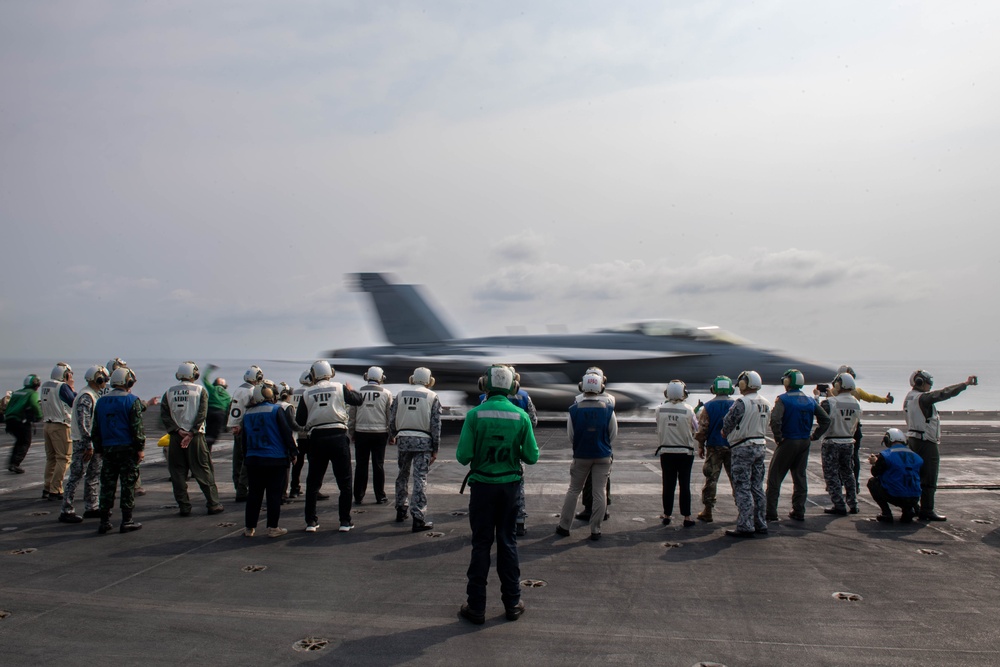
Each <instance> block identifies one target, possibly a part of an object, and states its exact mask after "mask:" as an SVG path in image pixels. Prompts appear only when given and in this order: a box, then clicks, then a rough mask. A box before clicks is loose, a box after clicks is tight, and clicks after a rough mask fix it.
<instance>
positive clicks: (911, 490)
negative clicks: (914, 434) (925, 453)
mask: <svg viewBox="0 0 1000 667" xmlns="http://www.w3.org/2000/svg"><path fill="white" fill-rule="evenodd" d="M882 446H883V447H885V449H883V450H882V451H881V452H879V453H878V454H877V455H876V454H872V455H871V456H869V457H868V463H870V464H871V466H872V476H871V477H869V478H868V490H869V491H870V492H871V494H872V498H873V499H874V500H875V502H876V503H877V504H878V506H879V509H881V510H882V513H881V514H879V515H878V516H877V517H875V519H876V520H877V521H881V522H882V523H892V522H893V519H892V508H891V507H889V505H896V506H897V507H901V508H902V509H903V513H902V515H901V516H900V518H899V520H900V522H901V523H911V522H912V521H913V517H915V516H916V515H917V509H918V506H919V504H920V468H921V466H923V464H924V460H923V459H922V458H920V456H918V455H917V454H916V453H915V452H912V451H910V449H909V448H908V447H907V446H906V434H905V433H903V432H902V431H900V430H899V429H898V428H890V429H889V430H888V431H886V432H885V435H884V436H883V437H882Z"/></svg>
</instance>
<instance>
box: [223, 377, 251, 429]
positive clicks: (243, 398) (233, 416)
mask: <svg viewBox="0 0 1000 667" xmlns="http://www.w3.org/2000/svg"><path fill="white" fill-rule="evenodd" d="M251 398H253V385H252V384H250V383H249V382H244V383H243V384H241V385H240V386H238V387H237V388H236V389H234V390H233V402H232V403H230V404H229V420H228V421H226V428H236V427H237V426H243V414H244V413H245V412H246V411H247V405H248V404H249V403H250V399H251Z"/></svg>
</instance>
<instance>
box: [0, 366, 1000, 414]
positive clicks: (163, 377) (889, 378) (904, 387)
mask: <svg viewBox="0 0 1000 667" xmlns="http://www.w3.org/2000/svg"><path fill="white" fill-rule="evenodd" d="M56 361H65V362H67V363H69V364H70V365H71V366H72V367H73V370H74V374H75V376H76V382H77V383H79V384H78V386H77V388H79V386H80V385H82V384H83V374H84V372H85V371H86V369H87V368H88V367H90V366H92V365H93V364H95V363H102V364H103V363H107V360H106V359H102V360H99V361H95V360H93V359H24V360H21V359H18V360H12V359H7V360H0V388H2V389H5V390H6V389H17V388H18V387H20V386H21V385H22V382H23V380H24V376H25V375H27V374H28V373H35V374H36V375H38V376H39V377H41V378H42V380H43V381H44V380H46V379H48V377H49V372H50V371H51V370H52V367H53V366H54V365H55V362H56ZM126 361H128V363H129V366H130V367H131V368H132V369H133V370H134V371H135V373H136V376H137V378H138V382H137V383H136V386H135V389H134V390H133V391H134V392H135V394H136V395H137V396H139V397H140V398H143V399H146V400H148V399H150V398H152V397H154V396H162V395H163V392H164V391H166V390H167V388H168V387H170V386H171V385H173V384H174V383H175V382H176V380H175V379H174V372H175V371H176V370H177V365H178V364H179V363H180V362H181V361H183V360H182V359H181V360H166V359H126ZM209 363H214V364H215V365H217V366H219V370H217V371H216V372H215V377H219V376H221V377H224V378H226V380H228V382H229V386H230V389H232V388H233V387H235V386H237V385H239V384H240V383H241V382H242V381H243V372H244V371H245V370H246V369H247V367H249V366H250V365H251V364H253V363H256V364H257V365H258V366H260V367H261V368H262V369H263V370H264V374H265V376H266V377H268V378H270V379H271V380H274V381H276V382H281V381H284V382H287V383H288V384H290V385H291V386H292V387H296V386H298V379H299V375H301V373H302V371H304V370H308V365H309V364H308V362H293V361H253V360H248V359H216V360H199V361H198V364H199V366H201V368H202V370H203V371H204V369H205V368H206V367H207V365H208V364H209ZM831 365H832V366H834V367H836V366H837V365H838V364H837V363H831ZM852 365H853V366H854V369H855V370H856V371H857V373H858V386H859V387H861V388H862V389H864V390H865V391H867V392H869V393H872V394H879V395H883V396H884V395H885V394H886V393H888V392H891V393H892V395H893V396H894V397H895V398H896V402H895V404H894V405H892V406H882V405H879V406H878V408H879V409H883V408H884V409H890V410H891V409H893V408H895V409H902V400H903V397H904V396H905V395H906V392H907V391H909V389H910V387H909V377H910V373H912V372H913V371H914V370H915V369H917V368H923V369H925V370H927V371H928V372H929V373H930V374H931V375H932V376H934V384H935V386H936V387H944V386H947V385H949V384H955V383H957V382H962V381H964V380H965V379H966V378H967V377H968V376H969V375H978V376H979V386H976V387H970V388H969V389H966V390H965V392H963V393H962V394H960V395H959V396H957V397H955V398H953V399H951V400H949V401H947V402H945V403H941V404H939V409H941V410H989V411H995V410H1000V361H978V362H970V361H961V362H955V361H926V362H910V361H891V362H886V361H858V362H856V363H852ZM431 370H433V368H432V369H431ZM337 378H338V379H340V380H342V381H346V382H350V383H351V384H352V385H353V386H354V387H355V388H357V387H359V386H361V385H362V384H364V382H363V381H362V379H361V378H360V377H358V376H356V375H343V374H342V375H338V376H337ZM775 379H777V378H764V380H765V382H766V381H768V380H771V381H774V380H775ZM831 379H832V378H806V380H807V381H808V382H809V385H808V386H807V388H808V387H812V386H813V385H814V384H815V383H816V382H818V381H822V382H829V381H830V380H831ZM388 386H389V387H390V389H393V388H394V387H397V388H398V387H399V386H401V385H388ZM614 386H615V385H613V384H612V385H611V388H612V389H614ZM665 386H666V382H664V384H663V385H648V386H646V389H647V390H648V391H649V393H650V397H651V400H654V401H656V402H659V401H660V400H662V398H658V397H660V396H662V394H661V393H660V392H662V390H663V387H665ZM623 388H624V387H623ZM628 388H629V389H635V388H636V385H628ZM525 389H527V390H528V391H529V392H530V391H531V387H525ZM394 391H395V389H394ZM781 391H782V389H781V388H780V386H775V385H767V386H765V387H764V389H763V390H762V392H761V393H762V395H763V396H764V397H765V398H767V399H768V400H772V399H773V398H774V397H775V396H776V395H777V394H779V393H781ZM707 396H708V394H700V393H698V392H692V396H691V400H692V401H696V400H697V399H698V398H703V397H707ZM441 398H442V402H443V403H445V404H446V405H456V406H458V405H462V402H463V398H464V397H463V395H462V394H461V393H460V392H441ZM865 407H869V404H865Z"/></svg>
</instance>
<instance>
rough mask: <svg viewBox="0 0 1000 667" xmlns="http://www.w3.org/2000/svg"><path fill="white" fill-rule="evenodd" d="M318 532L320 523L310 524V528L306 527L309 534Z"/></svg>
mask: <svg viewBox="0 0 1000 667" xmlns="http://www.w3.org/2000/svg"><path fill="white" fill-rule="evenodd" d="M317 530H319V524H318V523H310V524H309V525H308V526H306V532H307V533H315V532H316V531H317Z"/></svg>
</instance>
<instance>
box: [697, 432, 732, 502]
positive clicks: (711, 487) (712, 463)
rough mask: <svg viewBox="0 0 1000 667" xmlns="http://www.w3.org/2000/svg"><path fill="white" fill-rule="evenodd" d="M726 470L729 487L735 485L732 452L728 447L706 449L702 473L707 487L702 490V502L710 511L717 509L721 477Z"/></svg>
mask: <svg viewBox="0 0 1000 667" xmlns="http://www.w3.org/2000/svg"><path fill="white" fill-rule="evenodd" d="M723 468H725V469H726V477H728V478H729V486H730V487H731V486H732V485H733V465H732V450H730V449H729V448H728V447H705V463H704V465H702V467H701V472H702V473H703V474H704V475H705V486H704V487H703V488H702V490H701V502H702V504H704V505H705V507H707V508H708V509H713V508H714V507H715V501H716V496H717V495H718V490H719V476H720V475H721V474H722V469H723Z"/></svg>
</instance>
